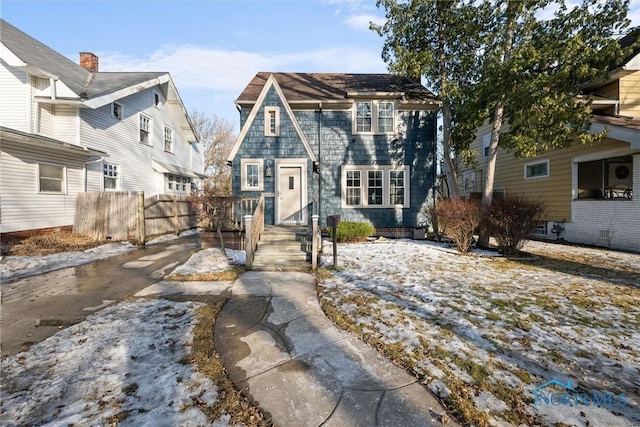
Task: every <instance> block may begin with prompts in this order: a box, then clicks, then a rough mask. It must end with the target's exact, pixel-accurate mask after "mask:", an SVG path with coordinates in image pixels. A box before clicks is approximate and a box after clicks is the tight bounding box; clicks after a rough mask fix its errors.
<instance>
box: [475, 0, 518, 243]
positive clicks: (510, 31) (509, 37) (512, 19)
mask: <svg viewBox="0 0 640 427" xmlns="http://www.w3.org/2000/svg"><path fill="white" fill-rule="evenodd" d="M518 1H519V0H512V1H509V2H508V4H507V11H506V13H507V23H506V27H505V30H504V46H503V51H502V64H503V65H504V64H506V63H507V62H509V59H510V58H511V50H512V49H513V37H514V32H515V26H516V19H517V15H518V13H517V9H516V8H518V7H519V6H518V5H517V4H516V3H517V2H518ZM505 104H506V96H505V95H504V94H502V95H500V97H499V98H498V100H497V102H496V107H495V109H494V112H493V126H492V128H491V142H490V143H489V153H488V154H489V155H488V156H487V163H486V172H485V176H484V187H483V189H482V210H481V211H480V236H479V238H478V245H477V246H478V247H480V248H488V247H489V238H490V237H491V236H490V234H489V230H487V228H486V227H485V226H484V224H486V219H487V216H488V214H489V207H490V206H491V202H492V201H493V184H494V179H495V173H496V160H497V157H498V143H499V142H500V131H501V130H502V123H503V118H504V107H505Z"/></svg>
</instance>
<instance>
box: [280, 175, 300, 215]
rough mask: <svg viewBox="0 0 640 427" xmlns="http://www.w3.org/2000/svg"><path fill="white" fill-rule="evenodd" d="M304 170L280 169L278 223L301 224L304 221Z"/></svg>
mask: <svg viewBox="0 0 640 427" xmlns="http://www.w3.org/2000/svg"><path fill="white" fill-rule="evenodd" d="M301 184H302V168H301V167H300V166H280V167H279V168H278V203H279V207H280V209H279V210H278V223H284V224H299V223H300V222H302V221H303V220H304V218H303V211H302V185H301Z"/></svg>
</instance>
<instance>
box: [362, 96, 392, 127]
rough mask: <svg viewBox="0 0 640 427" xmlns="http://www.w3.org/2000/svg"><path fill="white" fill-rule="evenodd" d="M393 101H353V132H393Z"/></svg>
mask: <svg viewBox="0 0 640 427" xmlns="http://www.w3.org/2000/svg"><path fill="white" fill-rule="evenodd" d="M394 117H395V110H394V103H393V102H388V101H385V102H382V101H359V102H356V103H355V121H354V125H353V130H354V133H373V134H390V133H393V132H394V128H395V126H394V124H395V121H394Z"/></svg>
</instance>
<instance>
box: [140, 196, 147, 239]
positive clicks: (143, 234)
mask: <svg viewBox="0 0 640 427" xmlns="http://www.w3.org/2000/svg"><path fill="white" fill-rule="evenodd" d="M146 242H147V233H146V229H145V217H144V191H140V192H138V246H141V247H143V246H144V245H145V244H146Z"/></svg>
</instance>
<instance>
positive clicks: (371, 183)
mask: <svg viewBox="0 0 640 427" xmlns="http://www.w3.org/2000/svg"><path fill="white" fill-rule="evenodd" d="M367 179H368V182H367V204H368V205H369V206H372V205H381V204H382V197H383V195H382V171H381V170H373V171H367Z"/></svg>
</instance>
